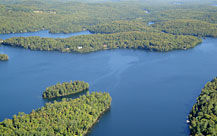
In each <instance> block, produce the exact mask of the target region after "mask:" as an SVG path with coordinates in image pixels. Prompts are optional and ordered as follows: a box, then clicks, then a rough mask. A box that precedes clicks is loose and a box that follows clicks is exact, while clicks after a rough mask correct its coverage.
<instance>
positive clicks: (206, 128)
mask: <svg viewBox="0 0 217 136" xmlns="http://www.w3.org/2000/svg"><path fill="white" fill-rule="evenodd" d="M188 123H190V126H189V127H190V131H191V135H192V136H215V135H216V132H217V78H214V79H213V80H212V81H211V82H208V83H207V84H206V85H205V87H204V88H203V89H202V92H201V94H200V96H199V97H198V98H197V102H196V104H194V106H193V108H192V110H191V112H190V114H189V121H188Z"/></svg>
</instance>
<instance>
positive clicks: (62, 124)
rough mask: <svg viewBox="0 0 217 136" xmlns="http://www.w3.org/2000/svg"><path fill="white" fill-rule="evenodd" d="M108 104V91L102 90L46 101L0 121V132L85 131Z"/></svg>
mask: <svg viewBox="0 0 217 136" xmlns="http://www.w3.org/2000/svg"><path fill="white" fill-rule="evenodd" d="M110 105H111V97H110V95H109V94H108V93H102V92H93V93H91V94H89V92H87V94H86V95H83V96H80V97H79V98H76V99H73V100H72V99H62V101H61V102H56V101H55V102H54V103H46V105H45V106H44V107H41V108H40V109H37V110H33V111H32V112H31V113H30V114H25V113H22V112H21V113H19V114H18V115H14V116H13V118H12V119H5V120H4V121H3V122H0V135H1V136H8V135H10V136H18V135H19V136H20V135H27V136H30V135H35V136H42V135H70V136H81V135H85V134H86V133H87V132H88V130H89V129H90V128H91V127H92V126H93V125H94V124H95V123H96V121H97V120H98V119H99V117H100V116H101V115H102V114H103V113H104V112H105V111H106V110H107V109H109V107H110Z"/></svg>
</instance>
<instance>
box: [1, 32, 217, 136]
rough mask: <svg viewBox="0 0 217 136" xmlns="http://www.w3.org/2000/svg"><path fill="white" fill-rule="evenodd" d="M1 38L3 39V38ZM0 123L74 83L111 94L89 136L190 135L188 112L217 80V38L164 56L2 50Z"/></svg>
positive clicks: (137, 52) (129, 52)
mask: <svg viewBox="0 0 217 136" xmlns="http://www.w3.org/2000/svg"><path fill="white" fill-rule="evenodd" d="M0 38H2V37H1V36H0ZM0 53H6V54H8V55H9V57H10V60H9V61H7V62H0V75H1V76H0V90H1V95H0V121H2V120H3V119H4V118H12V116H13V115H14V114H17V113H18V112H25V113H30V112H31V111H32V109H37V108H40V107H41V106H43V105H44V104H45V103H46V102H47V101H45V100H43V99H42V97H41V95H42V92H43V91H44V90H45V88H46V87H48V86H51V85H54V84H56V83H57V82H65V81H70V80H84V81H86V82H89V83H90V91H107V92H109V93H110V94H111V96H112V105H111V110H110V111H108V112H107V113H106V114H105V115H104V116H102V118H101V119H100V121H99V123H97V124H96V125H95V126H94V127H93V129H92V131H91V132H90V134H89V135H90V136H121V135H125V136H129V135H135V136H136V135H147V136H150V135H151V136H160V135H165V136H188V135H189V129H188V124H187V123H186V120H187V116H188V113H189V112H190V110H191V108H192V106H193V104H194V103H195V102H196V97H197V96H198V95H199V94H200V92H201V88H202V87H203V86H204V85H205V84H206V82H208V81H210V80H212V79H213V78H214V77H215V76H217V61H216V58H217V39H213V38H207V39H205V40H204V41H203V43H202V44H200V45H198V46H197V47H195V48H193V49H189V50H183V51H171V52H166V53H162V52H161V53H160V52H149V51H144V50H133V49H115V50H104V51H98V52H93V53H87V54H79V53H60V52H46V51H30V50H26V49H21V48H12V47H6V46H1V47H0Z"/></svg>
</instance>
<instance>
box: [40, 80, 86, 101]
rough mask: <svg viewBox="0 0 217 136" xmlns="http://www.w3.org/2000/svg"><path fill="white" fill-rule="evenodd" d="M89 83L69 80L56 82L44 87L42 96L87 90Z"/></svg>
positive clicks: (48, 96)
mask: <svg viewBox="0 0 217 136" xmlns="http://www.w3.org/2000/svg"><path fill="white" fill-rule="evenodd" d="M88 89H89V84H88V83H86V82H84V81H74V82H72V81H70V82H64V83H62V84H61V83H57V84H56V85H53V86H50V87H48V88H46V90H45V91H44V92H43V94H42V97H43V98H55V97H60V96H65V95H70V94H76V93H79V92H83V91H87V90H88Z"/></svg>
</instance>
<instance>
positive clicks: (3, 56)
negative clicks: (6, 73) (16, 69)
mask: <svg viewBox="0 0 217 136" xmlns="http://www.w3.org/2000/svg"><path fill="white" fill-rule="evenodd" d="M8 59H9V57H8V55H7V54H0V61H6V60H8Z"/></svg>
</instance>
